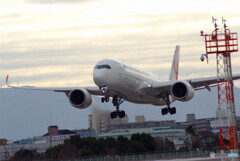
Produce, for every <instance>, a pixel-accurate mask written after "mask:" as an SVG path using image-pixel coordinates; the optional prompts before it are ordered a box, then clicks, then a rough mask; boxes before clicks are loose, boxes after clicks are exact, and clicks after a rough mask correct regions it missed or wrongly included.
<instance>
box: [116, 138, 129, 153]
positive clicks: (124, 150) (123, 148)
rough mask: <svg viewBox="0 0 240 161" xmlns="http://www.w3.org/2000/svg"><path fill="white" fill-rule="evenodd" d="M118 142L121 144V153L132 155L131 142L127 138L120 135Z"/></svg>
mask: <svg viewBox="0 0 240 161" xmlns="http://www.w3.org/2000/svg"><path fill="white" fill-rule="evenodd" d="M117 140H118V142H119V153H121V154H123V153H131V144H130V143H131V142H130V141H129V140H128V138H127V137H124V136H122V135H120V136H118V138H117Z"/></svg>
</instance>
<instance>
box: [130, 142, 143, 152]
mask: <svg viewBox="0 0 240 161" xmlns="http://www.w3.org/2000/svg"><path fill="white" fill-rule="evenodd" d="M131 149H132V151H131V152H132V153H142V152H147V149H146V148H145V146H144V145H143V143H141V142H140V141H131Z"/></svg>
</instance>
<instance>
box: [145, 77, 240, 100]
mask: <svg viewBox="0 0 240 161" xmlns="http://www.w3.org/2000/svg"><path fill="white" fill-rule="evenodd" d="M232 79H233V80H237V79H240V74H235V75H233V76H232ZM184 81H186V82H188V83H189V84H191V85H192V87H193V88H194V90H200V89H205V88H206V89H208V90H209V91H210V90H211V88H210V87H213V86H217V77H206V78H196V79H187V80H184ZM220 81H221V82H222V81H224V77H221V78H220ZM175 82H176V81H167V82H161V83H155V84H152V85H151V86H147V87H143V88H142V89H141V90H143V91H145V92H147V93H148V94H150V95H153V96H161V95H162V94H166V93H171V87H172V85H173V84H174V83H175Z"/></svg>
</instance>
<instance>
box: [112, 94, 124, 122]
mask: <svg viewBox="0 0 240 161" xmlns="http://www.w3.org/2000/svg"><path fill="white" fill-rule="evenodd" d="M123 102H124V100H123V99H122V98H118V97H117V96H113V100H112V103H113V106H115V107H116V111H113V112H111V113H110V117H111V119H114V118H116V117H117V116H118V117H119V118H124V117H125V111H120V110H119V106H120V104H122V103H123Z"/></svg>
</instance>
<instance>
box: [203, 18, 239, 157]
mask: <svg viewBox="0 0 240 161" xmlns="http://www.w3.org/2000/svg"><path fill="white" fill-rule="evenodd" d="M216 21H217V20H216V19H214V18H213V23H214V27H215V30H214V31H213V32H212V34H204V33H203V31H201V36H203V37H204V38H205V46H206V54H204V55H205V56H206V58H207V59H208V54H216V61H217V79H218V82H217V85H218V111H217V117H218V119H219V124H220V125H219V133H220V149H221V152H222V153H223V152H224V151H225V152H226V151H227V150H228V153H229V152H230V153H235V154H238V139H237V128H236V114H235V103H234V92H233V81H232V66H231V53H232V52H237V51H238V37H237V33H231V32H230V30H229V28H228V27H227V25H226V21H225V20H224V19H222V23H223V27H224V31H220V29H219V28H218V25H217V23H216ZM224 159H226V160H238V159H237V158H236V157H235V156H233V157H227V158H224Z"/></svg>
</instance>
